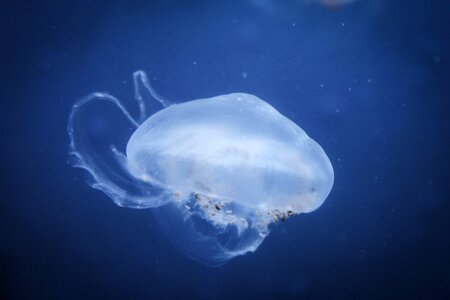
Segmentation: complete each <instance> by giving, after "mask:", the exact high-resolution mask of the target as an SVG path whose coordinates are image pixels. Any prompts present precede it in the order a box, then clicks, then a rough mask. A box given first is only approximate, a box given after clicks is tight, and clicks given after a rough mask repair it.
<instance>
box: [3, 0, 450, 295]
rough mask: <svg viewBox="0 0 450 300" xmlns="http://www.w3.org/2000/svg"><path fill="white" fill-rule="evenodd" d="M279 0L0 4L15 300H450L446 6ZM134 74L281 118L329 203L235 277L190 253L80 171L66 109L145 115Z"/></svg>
mask: <svg viewBox="0 0 450 300" xmlns="http://www.w3.org/2000/svg"><path fill="white" fill-rule="evenodd" d="M63 2H64V3H63ZM268 2H270V1H266V2H264V3H268ZM280 2H281V3H280V4H278V5H275V6H270V5H269V6H267V5H266V6H265V5H256V4H255V1H238V0H236V1H206V0H204V1H167V0H166V1H162V0H161V1H10V2H9V3H2V4H1V5H0V7H1V9H0V26H1V27H0V28H1V29H0V38H1V47H0V54H1V55H0V57H1V61H0V62H1V72H0V74H1V75H0V76H1V77H0V99H1V100H0V101H1V109H0V126H1V127H0V129H1V143H2V145H1V160H2V161H1V167H2V168H1V172H0V174H1V175H0V186H1V209H0V241H1V242H0V276H1V278H0V279H1V282H0V284H1V290H0V297H1V299H99V298H101V297H103V298H107V299H170V298H173V299H349V298H350V299H371V298H373V299H390V298H392V299H399V298H402V299H404V298H413V299H439V298H445V297H449V292H450V271H449V270H450V258H449V253H450V234H449V228H450V203H449V199H450V197H449V190H450V186H449V178H450V177H449V176H450V169H449V167H450V164H449V162H450V158H449V153H450V139H449V137H450V121H449V114H450V102H449V101H450V99H449V95H450V88H449V81H448V80H449V78H450V72H449V70H450V69H449V53H450V52H449V51H450V41H449V37H450V32H449V28H450V26H449V25H450V24H449V21H448V19H449V17H450V11H449V4H448V3H447V1H418V0H412V1H411V0H410V1H405V0H402V1H400V0H399V1H389V0H380V1H375V0H373V1H370V0H357V1H355V2H354V3H351V4H349V5H347V6H345V7H340V8H337V9H335V8H334V9H330V8H325V7H323V6H321V5H314V4H313V5H306V4H304V3H303V2H300V1H288V0H285V1H280ZM274 3H276V1H274ZM138 69H142V70H145V71H147V72H148V74H149V76H150V77H152V82H153V84H154V86H155V88H156V89H157V90H158V91H159V92H160V93H161V94H163V95H164V96H165V97H166V98H168V99H170V100H173V101H176V102H177V101H178V102H183V101H187V100H192V99H196V98H204V97H210V96H215V95H220V94H226V93H230V92H236V91H242V92H248V93H251V94H255V95H257V96H259V97H261V98H262V99H265V100H267V101H268V102H270V103H271V104H272V105H274V106H275V107H276V108H277V109H279V110H280V111H281V112H282V113H283V114H285V115H286V116H287V117H289V118H290V119H292V120H294V121H295V122H296V123H297V124H299V125H300V126H301V127H302V128H304V129H305V131H306V132H307V133H308V134H310V135H311V136H312V137H313V138H314V139H315V140H317V141H318V142H319V143H320V144H321V145H322V147H323V148H324V149H325V151H326V152H327V154H328V156H329V157H330V159H331V161H332V163H333V166H334V169H335V185H334V188H333V190H332V192H331V195H330V196H329V198H328V200H327V201H326V202H325V203H324V205H323V206H322V207H321V208H320V209H319V210H317V211H316V212H314V213H311V214H304V215H301V216H298V217H295V218H291V219H290V220H288V221H287V222H286V223H285V224H281V225H278V226H276V227H273V229H272V233H271V235H270V236H269V237H268V238H267V239H266V240H265V242H264V243H263V244H262V245H261V246H260V248H259V249H258V251H256V252H255V253H252V254H248V255H246V256H242V257H239V258H236V259H234V260H232V261H230V262H229V263H227V264H226V265H224V266H223V267H220V268H209V267H205V266H203V265H201V264H199V263H197V262H195V261H193V260H190V259H189V258H187V257H186V256H184V255H183V254H182V253H181V252H179V251H178V250H177V249H176V248H174V247H173V246H172V244H170V242H169V241H168V240H167V239H166V238H165V237H164V236H163V235H162V233H161V231H160V229H159V228H158V227H157V224H156V223H155V220H154V218H153V216H152V214H151V212H150V211H147V210H133V209H125V208H120V207H117V206H116V205H114V204H113V203H112V201H110V199H109V198H107V197H106V196H105V195H104V194H102V193H101V192H98V191H95V190H93V189H91V188H90V187H89V186H88V185H86V184H85V182H84V178H85V173H83V172H82V171H81V170H79V169H73V168H72V167H71V166H70V165H69V164H68V163H67V160H68V155H67V150H68V137H67V134H66V124H67V118H68V114H69V111H70V108H71V106H72V104H73V103H74V102H75V101H76V100H77V99H79V98H80V97H82V96H84V95H86V94H88V93H90V92H92V91H108V92H110V93H112V94H114V95H116V96H118V97H119V98H122V99H131V97H132V91H133V90H132V84H131V75H132V72H133V71H135V70H138Z"/></svg>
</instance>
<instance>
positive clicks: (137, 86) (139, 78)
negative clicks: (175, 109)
mask: <svg viewBox="0 0 450 300" xmlns="http://www.w3.org/2000/svg"><path fill="white" fill-rule="evenodd" d="M133 83H134V93H135V94H134V98H135V99H136V101H137V102H138V105H139V113H140V114H139V121H140V122H141V123H142V122H144V121H145V120H146V119H147V118H148V117H149V116H150V112H149V106H150V107H151V106H152V102H150V101H149V100H147V99H146V98H145V97H143V95H142V93H141V86H142V87H143V88H144V89H145V90H147V92H148V93H149V94H150V96H151V97H152V98H153V99H154V100H156V101H158V102H159V103H160V104H161V105H162V106H163V107H168V106H170V105H171V103H170V102H169V101H168V100H167V99H165V98H164V97H162V96H160V95H159V94H158V93H157V92H156V91H155V89H154V88H153V87H152V85H151V84H150V81H149V80H148V77H147V74H146V73H145V72H144V71H142V70H139V71H136V72H134V73H133Z"/></svg>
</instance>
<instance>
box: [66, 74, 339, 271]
mask: <svg viewBox="0 0 450 300" xmlns="http://www.w3.org/2000/svg"><path fill="white" fill-rule="evenodd" d="M133 83H134V92H135V96H134V99H135V100H136V102H135V104H137V105H135V106H134V107H133V106H131V105H130V103H128V104H125V103H124V102H122V101H120V100H119V99H118V98H116V97H114V96H112V95H110V94H107V93H99V92H97V93H92V94H90V95H88V96H86V97H84V98H82V99H81V100H79V101H78V102H76V103H75V104H74V106H73V108H72V110H71V112H70V116H69V121H68V134H69V138H70V156H71V158H72V163H73V165H74V166H75V167H80V168H82V169H85V170H86V171H87V173H88V174H89V178H88V183H89V184H90V185H91V186H92V187H93V188H95V189H98V190H100V191H102V192H103V193H105V194H106V195H107V196H108V197H109V198H111V199H112V200H113V201H114V203H115V204H117V205H119V206H122V207H128V208H136V209H150V211H151V212H152V213H153V215H154V218H155V220H156V221H157V223H158V224H159V225H160V227H161V228H162V231H163V232H164V233H165V234H166V236H167V237H168V239H169V240H170V241H171V242H172V243H173V244H174V245H176V246H177V247H179V249H181V250H182V252H183V253H184V254H186V255H187V256H189V257H190V258H192V259H194V260H197V261H199V262H201V263H203V264H205V265H208V266H220V265H223V264H224V263H226V262H227V261H229V260H230V259H232V258H234V257H237V256H240V255H244V254H246V253H249V252H254V251H255V250H256V249H257V248H258V247H259V245H260V244H261V243H262V242H263V240H264V239H265V238H266V237H267V236H268V234H269V232H270V228H271V226H272V225H273V224H276V223H278V222H284V221H285V220H287V219H288V218H290V217H292V216H294V215H298V214H301V213H308V212H312V211H314V210H316V209H317V208H319V207H320V206H321V205H322V203H323V202H324V201H325V199H326V198H327V196H328V194H329V193H330V191H331V188H332V185H333V181H334V172H333V168H332V165H331V163H330V160H329V159H328V157H327V155H326V154H325V152H324V150H323V149H322V148H321V147H320V145H319V144H318V143H316V142H315V141H314V140H313V139H311V138H310V137H309V136H308V135H307V134H306V133H305V132H304V131H303V130H302V129H301V128H300V127H299V126H298V125H296V124H295V123H294V122H293V121H291V120H289V119H288V118H286V117H285V116H283V115H282V114H281V113H280V112H278V111H277V110H276V109H275V108H274V107H272V106H271V105H270V104H268V103H267V102H265V101H263V100H261V99H259V98H258V97H256V96H254V95H250V94H246V93H233V94H228V95H221V96H215V97H211V98H207V99H200V100H193V101H188V102H184V103H178V104H174V103H171V102H169V101H168V100H166V99H164V98H163V97H161V96H160V95H158V94H157V93H156V91H155V90H154V89H153V87H152V86H151V84H150V81H149V80H148V78H147V76H146V74H145V73H144V72H143V71H137V72H135V73H134V76H133ZM133 108H134V109H133ZM108 110H110V111H109V112H108V113H107V112H106V111H108ZM112 110H114V112H113V111H112ZM111 118H112V120H111ZM119 119H120V120H119ZM110 127H113V128H112V129H111V128H110Z"/></svg>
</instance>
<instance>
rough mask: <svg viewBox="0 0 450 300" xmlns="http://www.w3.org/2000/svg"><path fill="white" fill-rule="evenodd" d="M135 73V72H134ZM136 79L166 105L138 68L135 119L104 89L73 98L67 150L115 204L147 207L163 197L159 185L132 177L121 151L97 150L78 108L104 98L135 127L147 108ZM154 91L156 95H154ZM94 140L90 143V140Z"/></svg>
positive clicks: (83, 107)
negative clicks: (137, 106) (103, 90)
mask: <svg viewBox="0 0 450 300" xmlns="http://www.w3.org/2000/svg"><path fill="white" fill-rule="evenodd" d="M136 74H137V75H136ZM139 82H142V83H143V85H144V87H145V88H146V89H147V90H148V91H149V92H150V94H151V95H152V96H153V97H154V98H155V99H156V100H158V102H159V103H161V104H163V105H166V103H167V102H161V99H162V98H159V99H157V98H156V97H159V96H157V95H156V93H154V90H153V89H152V88H151V85H150V84H149V82H148V80H147V77H146V75H145V73H144V72H143V71H138V72H136V73H135V76H134V84H135V97H136V101H137V102H138V105H139V111H140V116H139V120H137V119H135V118H133V116H132V115H131V114H130V113H129V112H128V110H127V108H126V107H125V106H124V105H123V104H122V102H121V101H120V100H119V99H117V98H116V97H114V96H111V95H109V94H106V93H100V92H96V93H92V94H89V95H87V96H85V97H83V98H82V99H80V100H79V101H77V102H76V103H75V104H74V105H73V107H72V110H71V112H70V115H69V121H68V125H67V131H68V134H69V139H70V145H69V154H70V156H71V157H72V158H73V160H72V164H73V166H75V167H79V168H83V169H85V170H86V171H88V173H89V174H90V175H91V180H90V184H91V186H92V187H94V188H96V189H99V190H101V191H103V192H104V193H105V194H107V195H108V196H109V197H110V198H111V199H112V200H113V201H114V202H115V203H116V204H117V205H119V206H126V207H132V208H148V207H157V206H160V205H163V204H165V203H166V201H167V197H166V193H165V191H164V189H163V188H162V187H161V186H158V185H157V184H156V185H154V184H149V183H148V182H143V181H141V180H139V179H137V178H134V177H133V176H132V175H131V174H130V172H129V171H128V170H127V166H126V161H124V160H125V159H124V158H125V155H123V154H121V153H120V152H118V150H117V149H116V148H115V147H114V146H113V145H110V146H109V148H108V150H109V151H110V152H109V153H108V152H101V151H100V152H101V153H100V152H99V153H97V151H95V150H96V147H97V146H94V144H95V141H94V140H92V137H90V136H89V134H88V133H87V131H86V124H85V123H86V121H87V120H84V119H83V117H82V116H83V115H82V114H81V115H80V112H81V111H84V110H86V109H87V108H89V107H90V104H93V103H96V102H107V103H111V104H113V105H114V106H115V107H117V108H118V109H119V110H120V111H121V112H122V113H123V116H124V117H125V119H126V120H127V121H128V122H129V123H130V124H131V125H132V126H133V127H134V128H138V127H139V126H140V124H141V123H142V122H143V121H144V120H145V119H146V117H147V113H148V109H147V105H148V104H147V103H146V102H144V99H143V97H142V96H141V93H140V91H139V87H138V86H139ZM155 95H156V97H155ZM93 142H94V143H93Z"/></svg>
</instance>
